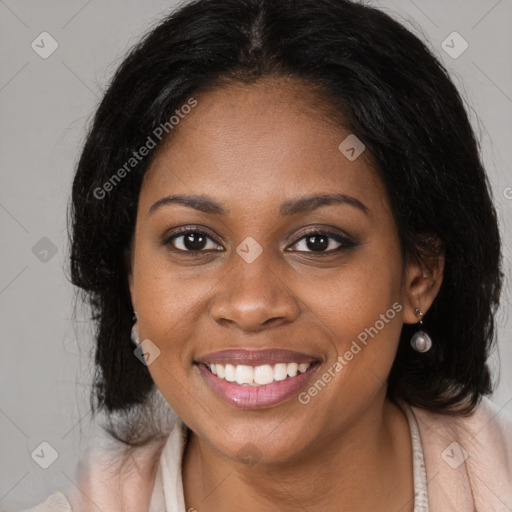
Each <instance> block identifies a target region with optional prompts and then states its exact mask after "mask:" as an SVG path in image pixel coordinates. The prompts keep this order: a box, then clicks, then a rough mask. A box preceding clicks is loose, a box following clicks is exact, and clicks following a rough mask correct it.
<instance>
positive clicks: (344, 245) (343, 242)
mask: <svg viewBox="0 0 512 512" xmlns="http://www.w3.org/2000/svg"><path fill="white" fill-rule="evenodd" d="M192 233H193V234H198V235H201V236H204V237H206V238H208V239H210V240H211V241H213V242H214V243H216V244H218V245H220V243H219V242H218V241H217V240H215V239H214V238H213V237H212V236H211V235H209V234H208V233H206V232H205V231H202V230H201V229H197V228H180V229H178V231H177V232H175V233H173V234H172V235H171V236H169V237H167V238H166V239H165V240H164V241H163V245H166V246H169V247H170V248H171V250H173V251H174V252H178V253H189V254H197V255H200V254H204V253H207V252H212V250H205V249H200V250H197V251H192V250H184V249H176V248H175V247H174V246H173V245H172V242H173V241H174V240H176V239H177V238H179V237H181V236H186V235H188V234H192ZM311 236H327V237H328V238H330V239H334V240H335V241H336V242H338V243H339V244H340V246H339V247H337V248H336V249H331V250H329V251H298V252H301V253H304V252H305V253H307V254H315V255H318V256H322V255H331V254H334V253H336V252H339V251H341V250H343V249H351V248H353V247H355V246H356V245H357V243H356V242H354V241H353V240H351V239H350V238H348V237H344V236H343V235H340V234H338V233H333V232H332V231H326V230H319V229H312V230H310V231H306V232H305V233H302V234H301V236H300V238H298V239H297V240H296V241H295V242H294V243H293V244H292V245H291V246H294V245H297V243H299V242H300V241H302V240H304V239H307V238H308V237H311ZM219 252H220V251H219Z"/></svg>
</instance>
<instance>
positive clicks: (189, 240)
mask: <svg viewBox="0 0 512 512" xmlns="http://www.w3.org/2000/svg"><path fill="white" fill-rule="evenodd" d="M164 243H165V245H170V246H171V247H172V248H173V249H174V250H176V251H182V252H204V251H208V250H217V251H218V250H222V249H219V248H218V244H217V243H216V242H215V240H213V239H212V238H211V237H210V236H209V235H208V234H207V233H205V232H204V231H201V230H197V229H183V230H180V232H178V233H175V234H174V235H172V236H171V237H169V238H167V239H166V240H165V242H164Z"/></svg>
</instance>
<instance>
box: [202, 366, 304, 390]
mask: <svg viewBox="0 0 512 512" xmlns="http://www.w3.org/2000/svg"><path fill="white" fill-rule="evenodd" d="M206 366H207V367H208V368H209V369H210V371H211V372H212V373H213V374H214V375H217V377H219V378H221V379H224V380H227V381H228V382H236V383H237V384H239V385H243V384H246V385H249V386H264V385H265V384H270V383H271V382H274V381H276V382H278V381H281V380H284V379H286V378H288V377H295V376H296V375H297V374H298V373H304V372H305V371H306V370H307V369H308V368H309V367H310V366H311V364H310V363H300V364H299V363H277V364H274V365H270V364H264V365H261V366H248V365H245V364H238V365H233V364H225V365H224V364H219V363H214V364H209V365H206Z"/></svg>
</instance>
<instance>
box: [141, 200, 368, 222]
mask: <svg viewBox="0 0 512 512" xmlns="http://www.w3.org/2000/svg"><path fill="white" fill-rule="evenodd" d="M170 204H181V205H183V206H188V207H189V208H194V209H195V210H199V211H201V212H203V213H207V214H210V215H221V216H227V215H229V213H230V211H229V209H227V208H224V207H223V206H222V205H221V204H219V203H218V202H216V201H215V200H214V199H212V198H211V197H208V196H204V195H183V194H174V195H170V196H167V197H163V198H162V199H159V200H158V201H157V202H156V203H154V204H153V205H152V206H151V208H150V209H149V211H148V213H147V215H148V216H149V215H151V214H153V213H154V212H155V211H156V210H157V209H158V208H161V207H162V206H166V205H170ZM332 204H347V205H350V206H354V207H355V208H358V209H359V210H361V211H362V212H363V213H365V214H368V212H369V209H368V208H367V207H366V206H365V205H364V204H363V203H362V202H361V201H359V200H358V199H356V198H355V197H352V196H349V195H346V194H320V195H311V196H304V197H299V198H297V199H290V200H288V201H285V202H284V203H282V204H281V207H280V208H279V213H280V215H281V217H287V216H291V215H296V214H298V213H307V212H310V211H313V210H316V209H317V208H319V207H320V206H325V205H332Z"/></svg>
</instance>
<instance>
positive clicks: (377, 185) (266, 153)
mask: <svg viewBox="0 0 512 512" xmlns="http://www.w3.org/2000/svg"><path fill="white" fill-rule="evenodd" d="M194 99H195V100H196V101H197V106H195V107H194V108H193V109H192V110H191V111H190V113H188V114H187V115H185V116H183V118H182V119H180V121H179V124H178V125H177V126H176V127H175V129H174V130H173V132H172V137H171V138H169V140H168V141H166V142H165V144H164V145H163V146H162V147H161V148H160V150H159V152H158V154H157V155H156V158H155V160H154V161H153V163H152V165H151V167H150V169H149V170H148V172H147V173H146V176H145V178H144V183H143V187H142V190H141V201H142V202H144V203H145V202H147V203H149V202H150V201H156V200H158V199H159V198H160V197H161V196H162V195H165V194H171V193H188V194H190V193H201V194H207V195H211V196H214V197H216V198H217V199H218V201H219V202H221V203H225V204H232V205H235V206H236V203H237V202H239V206H241V207H244V208H247V207H249V205H261V206H263V205H268V203H269V202H273V201H278V200H279V201H282V199H283V198H286V197H296V196H297V195H301V194H305V193H308V194H311V193H314V192H324V193H325V192H339V193H346V194H350V195H354V196H359V198H360V199H361V200H362V201H363V202H365V201H364V199H365V198H366V202H370V203H372V202H373V203H375V201H378V202H381V203H382V199H383V196H384V195H385V194H384V187H383V184H382V183H381V181H380V179H379V178H378V175H377V173H376V172H375V170H374V169H373V166H372V165H371V163H370V162H371V159H370V158H369V155H368V154H365V152H363V153H362V154H361V156H360V157H358V158H356V159H355V160H350V159H348V158H347V156H346V155H345V154H344V153H343V152H342V151H340V149H339V146H340V143H342V142H343V141H344V140H346V139H347V137H349V136H351V132H350V131H349V130H347V129H346V128H345V127H344V126H343V125H342V123H341V122H336V121H335V120H334V119H335V117H336V116H335V115H334V108H333V107H332V106H331V105H329V103H327V102H326V101H325V100H324V99H323V98H322V97H320V96H319V95H318V93H316V92H314V91H313V90H311V88H308V87H307V86H306V85H303V84H301V83H300V82H299V83H290V82H286V81H284V82H283V81H275V80H271V81H267V82H262V83H256V84H251V85H243V84H239V83H234V84H230V85H228V86H225V87H222V88H219V89H216V90H213V91H210V92H206V93H203V94H198V95H196V96H194ZM338 117H339V116H338ZM349 140H350V139H349ZM146 200H147V201H146ZM150 206H151V205H150V204H147V205H146V207H147V208H149V207H150ZM382 206H384V207H385V204H383V205H382ZM235 209H236V208H235Z"/></svg>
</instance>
